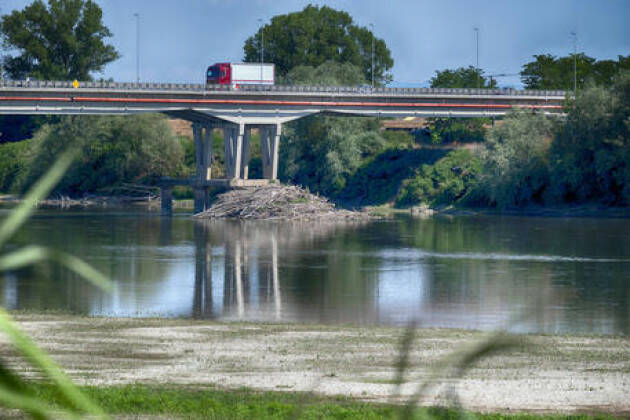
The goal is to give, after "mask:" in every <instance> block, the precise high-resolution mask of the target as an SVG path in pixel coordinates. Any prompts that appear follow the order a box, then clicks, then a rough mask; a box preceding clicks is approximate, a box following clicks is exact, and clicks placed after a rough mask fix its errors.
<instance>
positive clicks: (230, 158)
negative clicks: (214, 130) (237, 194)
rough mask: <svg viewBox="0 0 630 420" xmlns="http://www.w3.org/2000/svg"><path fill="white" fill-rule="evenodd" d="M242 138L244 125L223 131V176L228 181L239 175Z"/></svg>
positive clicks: (226, 128)
mask: <svg viewBox="0 0 630 420" xmlns="http://www.w3.org/2000/svg"><path fill="white" fill-rule="evenodd" d="M244 136H245V124H238V125H234V126H233V127H225V128H224V129H223V147H224V150H225V175H226V178H228V179H234V178H239V177H240V175H241V163H242V162H241V161H242V156H243V137H244Z"/></svg>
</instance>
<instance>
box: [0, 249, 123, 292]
mask: <svg viewBox="0 0 630 420" xmlns="http://www.w3.org/2000/svg"><path fill="white" fill-rule="evenodd" d="M44 260H51V261H55V262H57V263H59V264H61V265H63V266H65V267H66V268H68V269H70V270H72V271H74V272H75V273H77V274H78V275H80V276H81V277H83V278H85V279H86V280H88V281H89V282H90V283H92V284H93V285H95V286H96V287H99V288H101V289H102V290H104V291H106V292H109V293H111V291H112V287H113V284H112V282H111V281H110V280H109V279H108V278H107V277H105V276H104V275H103V274H102V273H100V272H99V271H98V270H96V269H94V268H93V267H92V266H91V265H89V264H88V263H86V262H85V261H82V260H81V259H79V258H77V257H75V256H72V255H70V254H66V253H65V252H61V251H57V250H55V249H50V248H44V247H40V246H34V245H33V246H26V247H24V248H21V249H19V250H17V251H13V252H11V253H9V254H6V255H3V256H1V257H0V271H2V270H15V269H17V268H22V267H24V266H27V265H30V264H34V263H37V262H40V261H44Z"/></svg>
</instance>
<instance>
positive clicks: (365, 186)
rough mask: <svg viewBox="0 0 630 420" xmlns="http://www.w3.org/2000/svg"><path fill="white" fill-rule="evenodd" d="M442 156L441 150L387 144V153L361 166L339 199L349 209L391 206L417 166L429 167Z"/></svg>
mask: <svg viewBox="0 0 630 420" xmlns="http://www.w3.org/2000/svg"><path fill="white" fill-rule="evenodd" d="M385 134H387V132H386V133H385ZM444 154H445V151H444V150H439V149H438V150H435V149H416V148H409V147H405V145H400V146H398V147H396V146H395V145H394V146H393V147H392V146H391V143H390V147H389V148H388V149H386V150H385V151H383V152H382V153H379V154H377V155H375V156H373V157H371V158H369V159H366V160H365V161H364V162H363V163H362V164H361V166H360V167H359V168H358V169H357V171H356V172H355V173H354V174H353V175H352V176H351V177H350V179H349V180H348V183H347V185H346V188H345V189H344V190H343V191H342V192H341V194H340V196H341V197H343V199H344V201H345V202H347V203H349V204H352V205H380V204H385V203H391V202H393V201H394V199H395V197H396V194H398V192H399V190H400V188H401V185H402V184H403V182H404V181H405V180H406V179H408V178H411V177H413V176H414V175H415V174H416V172H417V170H418V169H419V168H420V166H421V165H424V164H426V165H431V164H433V163H434V162H435V161H436V160H438V159H440V158H441V157H443V156H444Z"/></svg>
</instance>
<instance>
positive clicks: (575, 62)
mask: <svg viewBox="0 0 630 420" xmlns="http://www.w3.org/2000/svg"><path fill="white" fill-rule="evenodd" d="M571 36H572V37H573V96H575V95H576V94H577V34H576V33H575V32H571Z"/></svg>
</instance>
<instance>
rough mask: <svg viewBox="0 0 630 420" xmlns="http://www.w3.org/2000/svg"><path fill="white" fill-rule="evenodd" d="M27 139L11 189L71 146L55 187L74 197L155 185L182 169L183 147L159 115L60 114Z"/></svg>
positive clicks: (21, 186) (26, 184) (37, 175)
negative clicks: (67, 163) (71, 152)
mask: <svg viewBox="0 0 630 420" xmlns="http://www.w3.org/2000/svg"><path fill="white" fill-rule="evenodd" d="M30 142H31V144H30V146H31V147H30V150H29V155H28V156H26V162H25V163H24V165H22V169H21V171H22V173H20V174H18V175H17V176H14V177H13V178H14V180H13V185H12V189H13V190H17V191H25V190H27V189H28V188H29V187H30V186H31V185H33V183H34V182H35V181H36V180H37V179H39V178H40V177H41V175H42V173H43V170H44V169H43V168H47V167H48V166H49V165H50V163H51V162H54V160H55V159H56V158H57V156H58V155H59V153H60V152H62V151H63V150H66V149H68V148H70V147H71V148H73V149H75V150H78V151H79V155H78V157H77V159H76V160H75V161H74V163H73V164H72V165H71V166H70V168H69V169H68V171H67V172H66V174H65V175H64V177H63V178H62V179H61V181H60V182H59V184H58V185H57V187H56V189H55V191H56V192H59V193H63V194H68V195H72V196H76V195H81V194H85V193H95V192H100V193H103V192H107V191H113V190H112V188H115V187H120V186H122V185H123V184H127V183H134V184H153V183H154V182H155V181H156V180H158V179H159V178H160V177H161V176H176V175H178V174H179V173H180V172H181V171H182V169H183V167H182V166H183V162H184V152H183V150H182V146H181V144H180V142H179V141H178V140H177V138H176V137H175V136H174V135H173V133H172V131H171V130H170V128H169V126H168V124H167V122H166V118H165V117H164V116H161V115H157V114H145V115H138V116H133V117H101V116H83V115H80V116H64V117H62V118H61V121H60V122H59V123H57V124H54V125H45V126H43V127H42V128H41V129H40V130H39V131H38V132H37V133H36V134H35V137H34V138H33V140H30ZM7 146H9V145H3V146H0V147H7Z"/></svg>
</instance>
